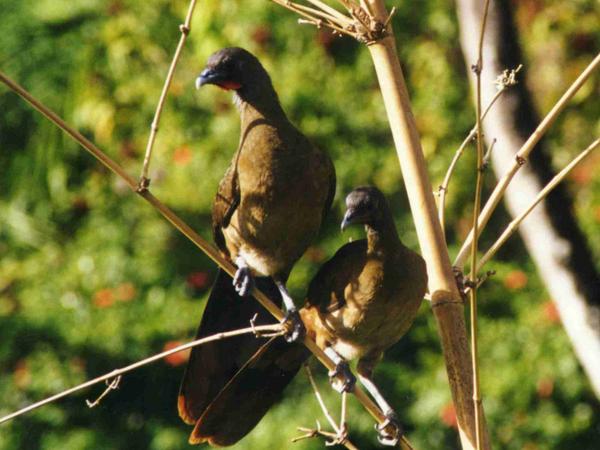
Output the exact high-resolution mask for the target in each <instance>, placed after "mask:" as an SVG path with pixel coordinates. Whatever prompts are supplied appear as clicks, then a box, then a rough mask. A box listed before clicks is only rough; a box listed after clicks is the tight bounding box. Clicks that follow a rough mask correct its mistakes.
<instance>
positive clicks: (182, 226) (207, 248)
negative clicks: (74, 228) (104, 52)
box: [0, 71, 410, 446]
mask: <svg viewBox="0 0 600 450" xmlns="http://www.w3.org/2000/svg"><path fill="white" fill-rule="evenodd" d="M0 81H2V82H3V83H4V84H6V85H7V86H8V87H9V88H10V89H12V90H13V91H14V92H15V93H17V94H18V95H19V96H21V97H22V98H23V99H24V100H25V101H27V102H28V103H29V104H30V105H31V106H33V108H35V109H36V110H37V111H39V112H40V113H41V114H43V115H44V116H45V117H47V118H48V119H49V120H50V121H51V122H52V123H54V124H55V125H56V126H58V127H59V128H60V129H61V130H63V131H64V132H65V133H67V134H68V135H69V136H71V138H73V139H74V140H75V141H76V142H77V143H79V144H80V145H81V146H82V147H83V148H84V149H85V150H87V151H88V152H89V153H90V154H91V155H92V156H94V157H95V158H96V159H98V161H100V162H101V163H102V164H103V165H104V166H105V167H107V168H108V169H109V170H111V171H112V172H113V173H114V174H116V175H118V176H120V177H121V178H122V179H123V181H125V183H126V184H127V185H128V186H129V188H130V189H131V190H132V191H134V192H137V193H138V194H139V195H140V196H141V197H142V198H143V199H145V200H146V201H147V202H148V203H150V204H151V205H152V206H153V207H154V208H155V209H156V210H158V212H160V214H161V215H162V216H163V217H164V218H165V219H167V221H168V222H169V223H171V225H173V226H174V227H175V228H176V229H177V230H179V231H180V232H181V233H182V234H183V235H184V236H185V237H187V238H188V239H189V240H190V241H191V242H192V243H194V245H196V247H198V248H199V249H200V250H201V251H202V252H204V253H205V254H206V255H207V256H208V257H209V258H210V259H212V260H213V261H214V262H215V263H216V264H217V265H218V266H219V267H220V268H221V269H223V270H224V271H225V272H226V273H228V274H229V275H230V276H232V277H233V276H234V274H235V271H236V267H235V266H234V265H233V264H232V263H231V262H230V261H229V260H227V259H225V258H224V257H223V256H222V255H221V253H219V251H218V250H217V249H216V248H215V247H214V246H213V245H211V244H210V243H208V242H207V241H206V240H204V239H203V238H202V237H201V236H200V235H199V234H198V233H196V232H195V231H194V230H193V229H192V228H191V227H190V226H189V225H188V224H186V223H185V222H184V221H183V220H181V219H180V218H179V217H178V216H177V215H176V214H175V213H174V212H173V211H171V210H170V209H169V208H168V207H167V206H166V205H164V204H163V203H162V202H161V201H160V200H159V199H158V198H156V197H155V196H154V195H152V193H150V191H148V190H142V191H138V186H137V183H136V181H135V180H134V179H133V178H132V177H131V176H129V174H127V172H125V170H124V169H123V168H122V167H121V166H119V165H118V164H117V163H116V162H115V161H113V160H112V159H110V158H109V157H108V156H107V155H106V154H105V153H104V152H102V150H100V149H99V148H98V147H97V146H96V145H94V144H93V143H92V142H91V141H89V140H88V139H86V138H85V137H84V136H83V135H82V134H81V133H79V132H78V131H76V130H75V129H74V128H72V127H71V126H70V125H68V124H67V123H66V122H65V121H64V120H62V119H61V118H60V117H59V116H58V115H57V114H56V113H55V112H53V111H52V110H50V109H49V108H48V107H47V106H45V105H44V104H43V103H41V102H40V101H39V100H37V99H36V98H35V97H33V96H32V95H31V94H30V93H29V92H27V90H25V89H24V88H23V87H21V86H19V85H18V84H17V83H15V82H14V81H12V80H11V79H10V78H9V77H8V76H7V75H5V74H4V73H3V72H2V71H0ZM251 293H252V295H253V297H254V298H255V299H256V300H257V301H258V302H259V303H260V304H261V305H262V306H263V307H264V308H265V309H266V310H267V311H269V313H271V315H273V316H274V317H275V318H276V319H277V320H279V321H282V320H284V314H283V312H282V311H281V309H280V308H279V307H277V305H275V303H273V302H272V301H271V300H270V299H269V298H268V297H267V296H266V295H265V294H264V293H263V292H262V291H260V290H259V289H257V288H256V287H254V288H253V289H252V292H251ZM303 343H304V345H305V346H306V347H307V348H308V349H309V350H310V351H311V352H312V353H313V354H314V355H315V356H316V357H317V359H318V360H319V361H320V362H321V364H323V365H324V366H325V367H326V368H327V369H328V370H333V369H334V368H335V364H334V362H333V361H332V360H331V359H330V358H329V357H328V356H327V355H326V354H325V352H323V350H321V349H320V348H319V347H318V346H317V344H316V343H315V341H313V340H312V339H310V338H309V337H307V336H305V337H304V339H303ZM113 376H114V375H113ZM353 394H354V396H355V397H356V399H357V400H358V401H359V402H360V403H361V404H362V405H363V406H364V408H365V409H366V410H367V411H368V412H369V414H371V416H373V417H374V418H375V420H377V422H378V423H380V424H381V423H384V422H385V420H386V416H385V415H384V414H383V412H382V411H381V409H380V408H379V407H378V406H377V405H376V404H375V402H374V401H373V400H372V399H371V398H370V397H369V396H368V395H367V394H366V393H365V392H364V391H363V390H362V389H360V388H359V387H358V386H355V387H354V390H353ZM0 423H1V422H0ZM402 442H403V444H405V445H406V446H409V445H410V444H409V443H408V440H407V439H405V438H404V437H403V441H402Z"/></svg>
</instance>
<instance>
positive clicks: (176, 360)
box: [163, 341, 190, 367]
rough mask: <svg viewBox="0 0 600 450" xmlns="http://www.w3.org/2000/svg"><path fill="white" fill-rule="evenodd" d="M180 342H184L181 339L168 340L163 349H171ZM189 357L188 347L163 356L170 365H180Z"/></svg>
mask: <svg viewBox="0 0 600 450" xmlns="http://www.w3.org/2000/svg"><path fill="white" fill-rule="evenodd" d="M182 344H184V342H182V341H169V342H167V343H166V344H165V345H164V347H163V351H165V352H166V351H167V350H171V349H173V348H175V347H178V346H179V345H182ZM189 357H190V349H189V348H188V349H187V350H182V351H180V352H177V353H173V354H171V355H169V356H165V362H166V363H167V364H168V365H170V366H173V367H177V366H181V365H182V364H185V363H186V362H187V360H188V358H189Z"/></svg>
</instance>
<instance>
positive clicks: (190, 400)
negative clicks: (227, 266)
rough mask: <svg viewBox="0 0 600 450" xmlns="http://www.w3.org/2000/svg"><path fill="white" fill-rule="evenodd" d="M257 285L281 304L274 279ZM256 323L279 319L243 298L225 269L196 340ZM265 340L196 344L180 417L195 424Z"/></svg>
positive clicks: (258, 281)
mask: <svg viewBox="0 0 600 450" xmlns="http://www.w3.org/2000/svg"><path fill="white" fill-rule="evenodd" d="M255 281H256V286H257V287H258V288H259V289H260V290H261V291H262V292H264V293H265V294H267V295H268V296H269V298H270V299H272V300H274V301H275V302H278V304H281V296H280V294H279V290H278V289H277V287H276V286H275V283H273V281H272V280H271V279H270V278H256V280H255ZM255 314H256V315H257V318H256V321H255V323H256V324H257V325H258V324H263V325H264V324H267V323H275V319H273V318H272V317H271V315H270V314H269V313H268V312H267V311H266V310H265V309H264V308H263V307H262V306H260V304H258V302H256V301H255V300H254V299H251V298H246V299H245V298H241V297H240V296H239V295H238V294H237V292H236V291H235V288H234V287H233V284H232V280H231V277H230V276H229V275H227V274H226V273H225V272H223V271H222V270H220V271H219V274H218V276H217V279H216V280H215V283H214V285H213V287H212V290H211V293H210V296H209V298H208V301H207V304H206V308H205V309H204V313H203V315H202V321H201V322H200V326H199V328H198V332H197V334H196V339H199V338H202V337H205V336H210V335H212V334H215V333H219V332H222V331H231V330H236V329H239V328H246V327H248V326H249V325H250V319H252V318H253V317H254V315H255ZM262 343H263V342H262V341H261V340H259V339H256V338H255V337H254V336H252V335H242V336H237V337H234V338H229V339H224V340H220V341H214V342H210V343H208V344H205V345H202V346H199V347H194V348H193V349H192V352H191V354H190V359H189V361H188V365H187V367H186V370H185V373H184V376H183V380H182V383H181V388H180V391H179V397H178V401H177V406H178V410H179V416H180V417H181V418H182V419H183V420H184V421H185V422H186V423H188V424H194V423H195V422H196V421H197V420H198V418H199V417H200V416H201V415H202V413H203V412H204V410H205V409H206V407H207V406H208V405H209V404H210V403H211V402H212V401H213V399H214V398H215V397H216V396H217V394H218V393H219V391H220V390H221V389H222V388H223V386H225V385H226V384H227V382H228V381H229V380H230V379H231V378H232V377H233V376H234V375H235V374H236V373H237V372H238V371H239V369H240V368H241V367H242V366H243V365H244V364H245V363H246V361H247V360H248V359H249V358H250V357H251V356H252V355H253V354H254V353H255V352H256V351H257V349H258V348H259V347H260V346H261V344H262Z"/></svg>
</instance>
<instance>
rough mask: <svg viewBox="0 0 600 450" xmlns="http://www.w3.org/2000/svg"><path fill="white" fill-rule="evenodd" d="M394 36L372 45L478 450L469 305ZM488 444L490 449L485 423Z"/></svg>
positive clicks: (377, 0) (453, 377) (448, 359)
mask: <svg viewBox="0 0 600 450" xmlns="http://www.w3.org/2000/svg"><path fill="white" fill-rule="evenodd" d="M361 4H364V6H365V7H366V9H367V10H369V11H372V12H373V14H375V18H376V19H377V20H378V21H379V22H380V23H385V22H386V20H387V11H386V9H385V6H384V4H383V1H382V0H362V1H361ZM388 32H389V34H388V35H387V36H386V37H384V38H383V39H380V40H378V41H376V42H374V43H372V44H371V45H369V46H368V48H369V51H370V53H371V57H372V59H373V64H374V66H375V70H376V72H377V78H378V80H379V86H380V89H381V92H382V94H383V101H384V104H385V108H386V111H387V115H388V120H389V122H390V127H391V130H392V136H393V138H394V143H395V146H396V152H397V153H398V159H399V161H400V168H401V170H402V174H403V178H404V184H405V186H406V191H407V194H408V198H409V202H410V206H411V211H412V214H413V219H414V222H415V228H416V231H417V236H418V238H419V244H420V246H421V251H422V253H423V257H424V258H425V260H426V262H427V271H428V275H429V291H430V292H431V297H432V307H433V313H434V315H435V317H436V321H437V324H438V330H439V333H440V339H441V342H442V349H443V352H444V359H445V363H446V370H447V373H448V380H449V384H450V389H451V392H452V398H453V400H454V404H455V409H456V414H457V419H458V427H459V433H460V439H461V443H462V447H463V449H473V448H475V417H474V408H473V403H472V396H473V389H472V376H471V372H470V352H469V347H468V345H467V342H468V339H467V329H466V325H465V320H464V306H463V302H462V299H461V297H460V294H459V292H458V289H457V287H456V282H455V279H454V274H453V272H452V267H451V265H450V257H449V255H448V248H447V247H446V243H445V239H444V235H443V233H442V228H441V226H440V222H439V220H438V217H437V211H436V206H435V200H434V197H433V191H432V188H431V183H430V182H429V176H428V174H427V167H426V163H425V158H424V156H423V152H422V149H421V144H420V141H419V136H418V132H417V129H416V125H415V120H414V117H413V115H412V112H411V108H410V102H409V98H408V92H407V89H406V84H405V81H404V77H403V75H402V69H401V67H400V62H399V60H398V56H397V51H396V45H395V42H394V38H393V34H392V32H391V29H388ZM483 432H484V440H483V442H484V448H486V449H487V448H489V441H488V438H487V431H486V428H485V423H484V424H483Z"/></svg>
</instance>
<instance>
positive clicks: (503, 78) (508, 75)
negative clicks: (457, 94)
mask: <svg viewBox="0 0 600 450" xmlns="http://www.w3.org/2000/svg"><path fill="white" fill-rule="evenodd" d="M522 67H523V66H522V65H520V66H519V67H517V68H516V69H511V70H505V71H504V72H502V74H500V75H498V78H497V80H496V85H497V86H498V92H496V95H494V97H493V98H492V100H490V102H489V103H488V105H487V106H486V108H485V110H484V111H483V114H481V121H483V120H484V119H485V117H486V116H487V114H488V112H489V111H490V110H491V109H492V106H494V103H496V101H497V100H498V99H499V98H500V97H501V96H502V94H503V93H504V92H506V89H507V88H509V87H511V86H514V85H515V84H517V78H516V75H517V73H519V71H520V70H521V68H522ZM476 134H477V125H475V126H473V128H472V129H471V131H469V134H468V135H467V137H466V138H465V140H464V141H463V142H462V144H460V147H458V150H456V153H455V154H454V157H453V158H452V161H451V162H450V165H449V166H448V171H447V172H446V175H445V176H444V181H442V184H441V185H440V186H439V187H438V189H437V191H436V194H437V195H438V196H439V199H440V200H439V202H438V217H439V219H440V225H441V226H442V232H443V233H445V231H446V230H445V223H446V219H445V214H446V196H447V195H448V186H449V184H450V179H451V178H452V175H454V170H455V169H456V166H457V164H458V160H459V159H460V157H461V156H462V155H463V153H464V151H465V148H466V147H467V145H468V144H469V142H471V141H472V140H473V139H474V138H475V135H476Z"/></svg>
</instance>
